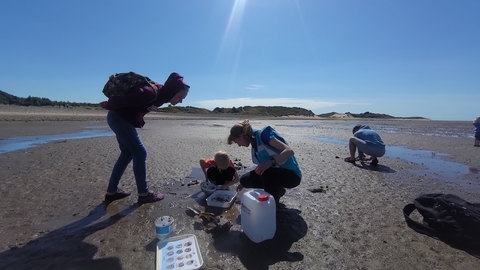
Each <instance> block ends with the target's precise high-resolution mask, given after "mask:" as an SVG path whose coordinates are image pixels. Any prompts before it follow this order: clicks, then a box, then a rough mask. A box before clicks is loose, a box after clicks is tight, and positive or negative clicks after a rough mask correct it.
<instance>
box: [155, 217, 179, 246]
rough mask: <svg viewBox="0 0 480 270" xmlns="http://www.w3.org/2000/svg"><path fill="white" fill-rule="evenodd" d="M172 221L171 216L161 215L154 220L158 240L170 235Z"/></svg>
mask: <svg viewBox="0 0 480 270" xmlns="http://www.w3.org/2000/svg"><path fill="white" fill-rule="evenodd" d="M174 221H175V220H174V218H173V217H172V216H163V217H159V218H157V219H156V220H155V232H156V233H157V238H158V240H165V239H167V238H169V237H170V236H172V231H173V226H174Z"/></svg>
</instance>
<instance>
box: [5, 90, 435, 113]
mask: <svg viewBox="0 0 480 270" xmlns="http://www.w3.org/2000/svg"><path fill="white" fill-rule="evenodd" d="M0 104H5V105H18V106H51V107H85V108H89V109H101V108H100V106H99V104H97V103H86V102H81V103H79V102H68V101H51V100H50V99H48V98H40V97H31V96H29V97H27V98H22V97H17V96H14V95H11V94H9V93H6V92H4V91H1V90H0ZM157 112H162V113H182V114H225V115H228V114H235V115H245V116H248V115H252V116H269V117H281V116H308V117H314V116H315V114H314V113H313V112H312V111H311V110H307V109H304V108H300V107H283V106H243V107H232V108H223V107H217V108H215V109H213V111H210V110H207V109H204V108H197V107H192V106H185V107H182V106H172V105H169V106H167V107H163V108H159V109H158V110H157ZM337 114H338V113H336V112H330V113H324V114H319V115H316V116H319V117H324V118H334V116H335V115H337ZM345 115H349V116H351V117H353V118H379V119H426V118H424V117H419V116H414V117H394V116H391V115H388V114H380V113H371V112H364V113H358V114H355V113H350V112H347V113H345Z"/></svg>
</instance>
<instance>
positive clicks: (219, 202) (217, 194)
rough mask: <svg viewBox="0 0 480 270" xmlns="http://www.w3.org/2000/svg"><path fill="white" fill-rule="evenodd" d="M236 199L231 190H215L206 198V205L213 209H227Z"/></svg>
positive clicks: (235, 193) (234, 192) (234, 193)
mask: <svg viewBox="0 0 480 270" xmlns="http://www.w3.org/2000/svg"><path fill="white" fill-rule="evenodd" d="M235 198H237V192H236V191H233V190H222V189H217V190H216V191H214V192H213V193H212V194H211V195H210V196H209V197H208V198H207V205H208V206H213V207H221V208H229V207H230V206H231V205H232V203H233V202H234V201H235Z"/></svg>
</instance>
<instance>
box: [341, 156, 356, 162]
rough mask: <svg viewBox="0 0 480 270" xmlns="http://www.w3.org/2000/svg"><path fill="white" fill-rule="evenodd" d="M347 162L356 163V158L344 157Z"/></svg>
mask: <svg viewBox="0 0 480 270" xmlns="http://www.w3.org/2000/svg"><path fill="white" fill-rule="evenodd" d="M343 161H345V162H350V163H355V160H351V159H350V157H346V158H344V159H343Z"/></svg>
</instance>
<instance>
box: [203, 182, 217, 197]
mask: <svg viewBox="0 0 480 270" xmlns="http://www.w3.org/2000/svg"><path fill="white" fill-rule="evenodd" d="M200 189H201V190H202V191H203V193H205V194H206V195H207V196H210V194H212V193H213V192H215V190H217V186H216V185H215V184H213V183H210V182H202V183H201V184H200Z"/></svg>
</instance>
